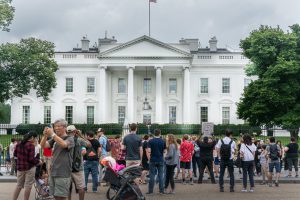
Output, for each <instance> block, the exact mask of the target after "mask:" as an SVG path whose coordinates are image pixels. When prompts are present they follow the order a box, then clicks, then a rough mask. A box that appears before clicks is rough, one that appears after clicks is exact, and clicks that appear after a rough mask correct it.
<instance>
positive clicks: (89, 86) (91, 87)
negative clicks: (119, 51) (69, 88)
mask: <svg viewBox="0 0 300 200" xmlns="http://www.w3.org/2000/svg"><path fill="white" fill-rule="evenodd" d="M89 79H91V80H94V84H93V85H89ZM91 89H92V90H91ZM86 92H87V93H95V92H96V78H95V77H87V78H86Z"/></svg>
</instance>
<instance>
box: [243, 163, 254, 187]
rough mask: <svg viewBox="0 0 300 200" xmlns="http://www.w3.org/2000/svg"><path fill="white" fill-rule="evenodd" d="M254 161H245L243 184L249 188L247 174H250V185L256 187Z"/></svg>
mask: <svg viewBox="0 0 300 200" xmlns="http://www.w3.org/2000/svg"><path fill="white" fill-rule="evenodd" d="M253 170H254V161H244V163H243V186H244V188H247V175H249V181H250V187H251V188H253V187H254V178H253V174H254V172H253Z"/></svg>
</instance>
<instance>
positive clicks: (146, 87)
mask: <svg viewBox="0 0 300 200" xmlns="http://www.w3.org/2000/svg"><path fill="white" fill-rule="evenodd" d="M143 92H144V94H151V92H152V79H151V78H144V79H143Z"/></svg>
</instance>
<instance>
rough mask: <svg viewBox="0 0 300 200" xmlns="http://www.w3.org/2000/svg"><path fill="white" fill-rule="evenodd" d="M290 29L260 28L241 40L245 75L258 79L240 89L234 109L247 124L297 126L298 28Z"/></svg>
mask: <svg viewBox="0 0 300 200" xmlns="http://www.w3.org/2000/svg"><path fill="white" fill-rule="evenodd" d="M290 28H291V32H284V31H283V30H282V29H280V28H279V27H276V28H272V27H269V26H261V27H260V28H259V29H258V30H254V31H252V32H251V33H250V36H249V37H247V38H246V39H244V40H241V43H240V46H241V48H242V49H243V52H244V55H245V56H246V57H247V58H249V59H250V60H251V62H252V64H251V65H250V66H248V69H246V72H247V74H248V75H256V76H257V77H258V79H257V80H256V81H253V82H252V83H250V84H249V86H248V87H247V88H246V89H245V90H244V94H243V95H242V97H241V100H240V102H239V103H238V109H237V113H238V116H239V117H240V118H241V119H244V120H247V121H248V122H249V123H250V124H251V125H255V126H261V125H266V126H267V127H272V126H273V125H278V126H282V127H285V128H287V127H291V126H293V127H300V118H299V116H298V115H299V111H300V27H299V25H298V24H296V25H293V26H291V27H290Z"/></svg>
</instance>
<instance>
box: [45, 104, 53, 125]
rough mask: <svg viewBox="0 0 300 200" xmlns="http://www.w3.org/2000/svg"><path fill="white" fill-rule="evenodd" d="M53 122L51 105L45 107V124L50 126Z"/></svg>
mask: <svg viewBox="0 0 300 200" xmlns="http://www.w3.org/2000/svg"><path fill="white" fill-rule="evenodd" d="M46 108H50V109H49V110H46ZM48 111H49V112H48ZM51 121H52V107H51V106H49V105H45V106H44V124H50V123H51Z"/></svg>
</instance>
